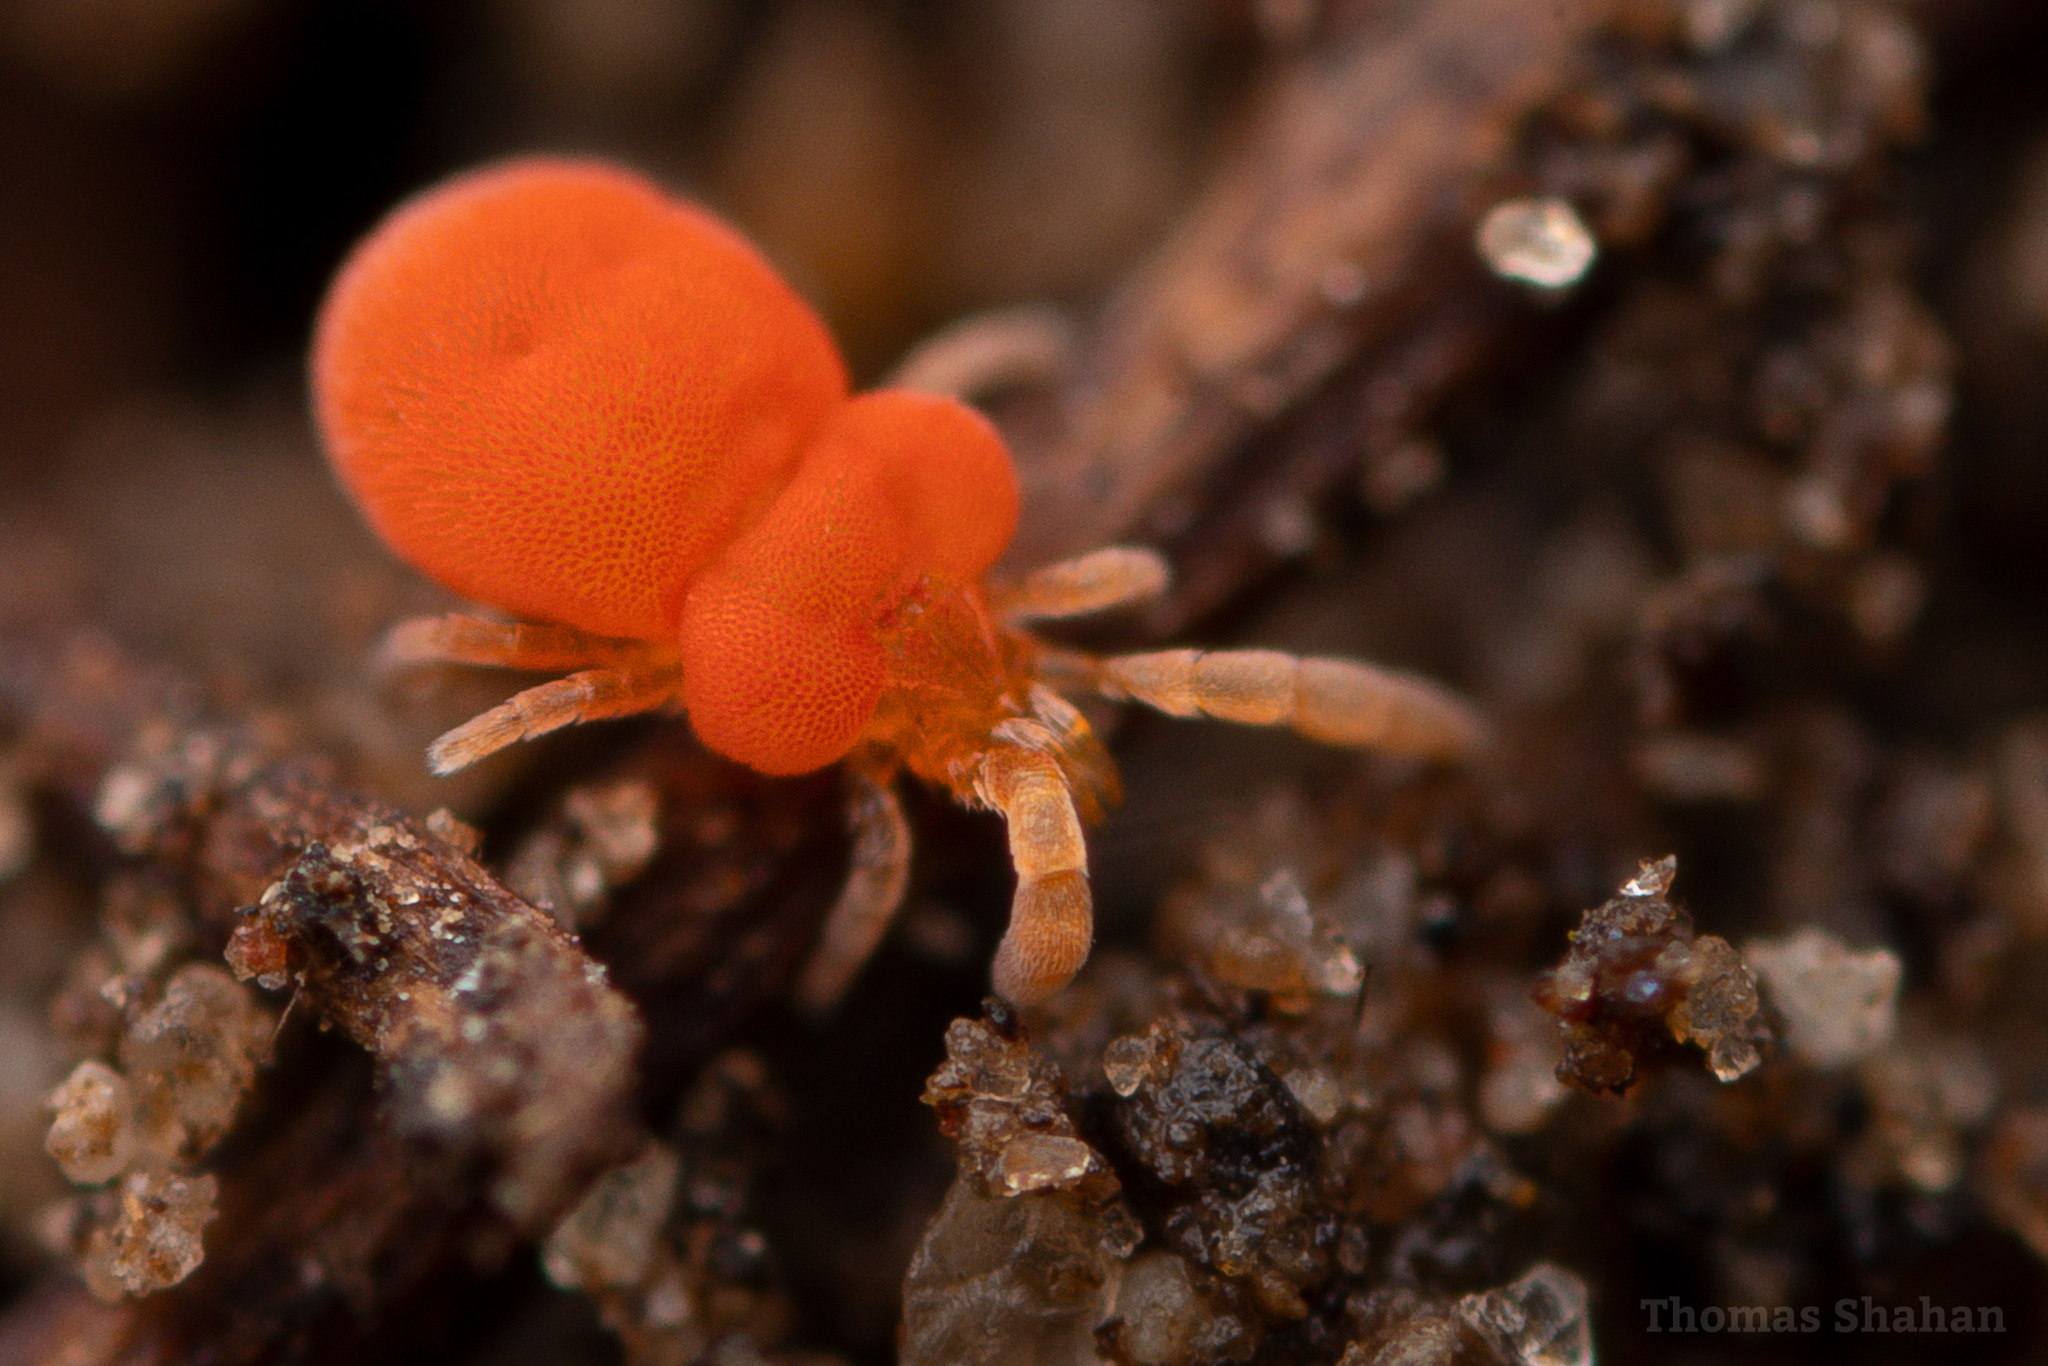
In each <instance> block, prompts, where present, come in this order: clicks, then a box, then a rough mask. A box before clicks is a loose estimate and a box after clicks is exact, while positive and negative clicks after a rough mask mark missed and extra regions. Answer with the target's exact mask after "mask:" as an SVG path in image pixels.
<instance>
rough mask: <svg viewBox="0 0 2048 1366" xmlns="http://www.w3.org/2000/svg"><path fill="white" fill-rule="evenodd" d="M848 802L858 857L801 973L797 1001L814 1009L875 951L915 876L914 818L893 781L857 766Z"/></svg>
mask: <svg viewBox="0 0 2048 1366" xmlns="http://www.w3.org/2000/svg"><path fill="white" fill-rule="evenodd" d="M849 776H850V778H851V781H852V784H853V792H852V793H851V800H850V801H849V802H848V804H847V812H846V814H847V821H848V824H849V825H850V826H851V827H852V830H853V859H852V862H851V864H850V866H849V867H848V868H847V870H846V884H845V886H843V887H841V888H840V889H839V899H838V900H837V901H836V902H834V903H833V905H832V909H831V911H830V912H829V913H827V915H826V916H825V929H824V932H823V933H822V934H821V935H820V936H819V937H818V946H817V947H816V948H815V949H813V950H812V951H811V960H810V962H808V963H806V964H804V970H803V974H802V975H801V976H800V977H798V978H797V983H796V1002H797V1005H798V1007H799V1008H801V1009H803V1010H805V1011H808V1012H810V1013H811V1014H814V1015H819V1014H823V1013H824V1012H826V1011H828V1010H830V1009H831V1008H832V1007H833V1006H835V1005H838V1004H839V998H840V997H842V996H844V995H845V994H846V988H847V987H848V986H849V985H851V984H852V982H853V978H854V975H855V974H856V973H858V972H859V971H860V970H861V967H862V966H863V965H864V964H865V963H866V962H867V961H868V959H869V958H870V957H872V956H873V954H874V952H875V945H876V944H879V943H880V942H881V940H882V935H883V934H884V933H885V932H887V930H888V928H889V922H890V921H892V920H894V919H895V918H896V911H897V909H898V908H899V907H901V906H902V904H903V890H904V888H905V887H906V886H908V885H909V882H910V823H909V822H908V821H906V820H905V819H904V818H903V807H902V804H901V803H899V802H898V801H897V800H896V794H895V792H894V791H892V790H891V789H890V787H889V786H888V784H886V783H883V782H878V781H877V780H875V779H874V778H872V777H870V776H868V775H867V774H865V773H861V772H859V771H857V770H855V771H853V772H851V773H850V775H849Z"/></svg>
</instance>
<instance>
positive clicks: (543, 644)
mask: <svg viewBox="0 0 2048 1366" xmlns="http://www.w3.org/2000/svg"><path fill="white" fill-rule="evenodd" d="M658 653H660V647H658V646H653V645H650V644H649V643H648V642H645V641H638V640H616V639H613V638H612V637H610V636H593V635H590V634H589V633H587V632H584V631H579V630H577V629H576V628H575V627H573V626H550V625H544V624H540V623H536V622H525V621H485V620H483V619H482V618H480V617H465V616H459V615H455V614H452V613H451V614H450V615H448V616H442V617H414V618H412V619H411V620H410V621H401V622H399V623H398V625H396V626H394V627H392V628H391V633H390V634H389V635H387V636H385V637H384V643H383V644H382V645H381V646H380V647H378V650H377V664H378V667H379V668H380V669H383V670H392V669H402V668H406V667H408V666H410V665H415V664H481V665H487V666H491V667H495V668H501V669H533V670H536V671H540V672H558V671H560V670H563V669H590V668H616V667H619V666H621V665H624V664H628V663H633V662H636V661H640V660H642V659H643V658H645V657H647V656H650V655H654V654H658Z"/></svg>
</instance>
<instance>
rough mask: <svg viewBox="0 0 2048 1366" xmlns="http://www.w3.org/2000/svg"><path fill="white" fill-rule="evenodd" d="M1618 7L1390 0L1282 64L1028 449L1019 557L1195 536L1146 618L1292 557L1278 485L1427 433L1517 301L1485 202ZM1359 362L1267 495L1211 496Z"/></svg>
mask: <svg viewBox="0 0 2048 1366" xmlns="http://www.w3.org/2000/svg"><path fill="white" fill-rule="evenodd" d="M1613 8H1614V6H1613V5H1612V4H1611V3H1607V0H1564V2H1563V3H1558V4H1540V5H1530V4H1523V3H1520V2H1519V0H1450V3H1438V4H1427V5H1409V6H1404V7H1400V8H1399V9H1398V10H1397V11H1395V12H1394V13H1393V14H1391V15H1390V14H1388V13H1387V12H1386V11H1385V10H1384V9H1380V8H1375V9H1373V10H1372V11H1371V18H1370V20H1369V21H1368V22H1358V21H1356V20H1353V21H1352V22H1351V23H1350V25H1349V27H1350V28H1351V29H1352V30H1353V31H1350V32H1345V33H1338V34H1333V35H1332V36H1331V37H1330V39H1329V40H1328V41H1326V42H1321V43H1318V44H1317V46H1316V47H1315V48H1314V49H1313V50H1311V51H1307V52H1304V53H1302V54H1300V55H1299V56H1298V57H1297V58H1296V59H1295V60H1294V61H1293V62H1292V63H1291V64H1290V65H1288V66H1286V67H1284V68H1282V70H1281V74H1280V75H1279V76H1278V77H1277V78H1276V79H1275V80H1274V82H1273V85H1272V87H1271V89H1270V90H1269V91H1268V92H1267V93H1266V97H1265V98H1264V99H1263V101H1262V102H1261V103H1260V105H1259V106H1258V108H1257V110H1256V111H1255V113H1254V114H1253V116H1252V118H1251V121H1250V126H1249V127H1248V128H1247V129H1246V130H1245V131H1244V133H1243V135H1242V136H1241V138H1240V140H1239V142H1238V144H1237V147H1236V150H1235V152H1234V154H1233V155H1232V156H1231V157H1230V158H1229V160H1228V162H1227V163H1226V165H1225V166H1224V168H1223V169H1222V171H1221V172H1220V174H1218V175H1217V176H1216V177H1215V178H1214V180H1213V181H1212V182H1211V184H1210V186H1209V189H1208V190H1207V192H1206V193H1205V195H1204V196H1203V197H1202V199H1201V200H1200V201H1199V202H1198V203H1197V204H1196V205H1195V206H1194V208H1193V209H1192V210H1191V212H1190V213H1189V214H1188V216H1187V218H1186V219H1185V221H1184V222H1183V225H1182V226H1181V228H1180V229H1179V231H1178V232H1177V233H1175V234H1174V236H1173V237H1172V238H1171V239H1169V240H1168V241H1167V242H1166V244H1165V245H1164V246H1163V247H1161V249H1160V250H1159V251H1158V252H1156V253H1155V254H1154V256H1153V257H1152V258H1151V259H1150V260H1149V261H1148V262H1146V263H1145V264H1144V265H1142V266H1141V267H1140V268H1139V269H1138V270H1137V271H1136V272H1134V274H1133V277H1132V279H1131V281H1130V283H1129V284H1128V285H1127V286H1126V287H1125V288H1124V290H1123V291H1122V292H1121V294H1120V295H1119V296H1118V297H1117V298H1116V299H1115V300H1114V301H1113V302H1112V304H1111V306H1110V308H1109V310H1108V311H1107V313H1106V314H1105V316H1104V317H1103V319H1102V321H1101V323H1100V326H1099V328H1098V329H1097V332H1096V335H1095V337H1094V340H1093V343H1092V346H1091V347H1090V348H1089V350H1088V353H1087V355H1086V357H1085V359H1084V360H1083V362H1082V364H1081V365H1080V366H1079V367H1078V370H1077V373H1076V375H1075V378H1074V381H1073V383H1072V385H1071V386H1070V388H1069V390H1068V392H1067V394H1066V395H1065V407H1066V423H1065V430H1064V432H1063V433H1062V435H1061V436H1060V437H1059V438H1058V439H1057V440H1056V441H1055V442H1054V443H1052V444H1051V445H1050V447H1049V448H1046V449H1041V450H1036V451H1032V450H1026V451H1024V452H1022V453H1021V455H1022V459H1021V464H1022V467H1023V473H1024V478H1025V482H1026V497H1025V500H1024V501H1025V508H1026V516H1025V523H1024V526H1023V528H1022V530H1021V531H1020V533H1019V540H1018V544H1017V545H1016V547H1014V548H1013V551H1012V555H1013V558H1014V559H1015V560H1016V561H1017V562H1018V563H1024V564H1033V563H1039V562H1042V561H1045V560H1049V559H1054V558H1057V557H1060V556H1063V555H1069V554H1073V553H1075V552H1077V551H1081V550H1086V549H1089V548H1091V547H1094V546H1099V545H1105V544H1109V543H1112V542H1115V541H1119V540H1124V539H1136V540H1140V541H1152V542H1157V541H1160V540H1162V539H1166V540H1171V541H1172V542H1173V543H1174V544H1175V545H1177V546H1186V547H1188V548H1189V554H1187V555H1176V556H1174V557H1173V558H1175V559H1176V560H1177V561H1182V562H1181V563H1178V564H1177V566H1176V567H1177V572H1178V577H1179V580H1180V581H1179V582H1178V583H1177V584H1176V586H1175V588H1174V590H1173V591H1172V593H1170V594H1169V595H1168V596H1167V597H1166V598H1165V599H1164V600H1162V602H1160V603H1159V604H1158V605H1157V606H1156V607H1155V608H1154V609H1153V610H1152V612H1151V613H1150V615H1149V617H1148V626H1149V627H1150V628H1151V629H1153V630H1155V631H1158V632H1166V631H1171V630H1175V629H1178V628H1179V626H1180V625H1181V624H1182V623H1183V622H1185V621H1186V620H1187V619H1188V618H1189V617H1190V616H1193V615H1195V614H1196V613H1198V612H1200V611H1202V610H1205V609H1207V608H1210V607H1213V606H1215V605H1216V604H1217V603H1218V602H1220V601H1221V600H1222V598H1223V597H1224V596H1225V595H1227V594H1228V593H1229V592H1230V591H1231V590H1232V589H1233V588H1234V587H1236V586H1237V585H1238V584H1240V583H1242V582H1243V580H1244V579H1245V577H1247V575H1248V574H1249V573H1250V572H1252V571H1254V570H1256V569H1257V568H1258V567H1259V566H1261V565H1263V564H1267V563H1270V562H1271V561H1272V560H1273V559H1274V558H1275V557H1274V555H1273V553H1272V552H1271V551H1270V550H1269V549H1264V548H1262V546H1261V541H1262V540H1264V539H1269V538H1268V537H1266V536H1265V535H1264V534H1263V531H1262V526H1261V522H1262V514H1263V512H1264V511H1265V508H1266V506H1267V505H1268V504H1270V503H1271V502H1272V501H1274V500H1275V499H1277V498H1281V497H1288V498H1292V499H1295V500H1302V499H1307V500H1314V499H1317V498H1320V497H1321V496H1322V495H1323V494H1325V493H1326V492H1327V491H1328V489H1329V488H1330V486H1331V485H1332V484H1333V483H1334V482H1335V481H1336V480H1337V479H1338V478H1340V477H1341V476H1342V475H1343V473H1344V472H1345V471H1346V470H1349V469H1350V468H1352V467H1353V466H1354V465H1355V463H1356V462H1357V460H1358V459H1359V457H1360V455H1361V454H1362V453H1368V452H1370V451H1371V450H1373V449H1382V450H1383V449H1386V448H1390V447H1391V446H1392V445H1393V444H1394V443H1396V442H1398V441H1400V440H1403V439H1405V438H1407V437H1410V436H1412V435H1413V434H1414V431H1415V429H1416V427H1417V426H1418V425H1420V424H1422V423H1424V422H1426V420H1427V418H1428V415H1429V412H1430V410H1431V408H1432V407H1433V406H1434V405H1435V403H1436V402H1437V401H1438V400H1440V399H1441V398H1442V396H1443V395H1444V394H1445V393H1446V392H1447V391H1448V390H1449V389H1450V388H1451V387H1452V386H1453V385H1455V384H1456V383H1457V382H1458V381H1459V380H1460V379H1462V378H1465V377H1467V376H1469V375H1470V374H1471V373H1472V372H1473V370H1474V369H1475V368H1476V367H1477V366H1478V365H1479V364H1480V363H1481V362H1482V361H1483V360H1484V359H1485V356H1486V354H1487V352H1488V350H1489V347H1490V344H1491V343H1492V341H1493V340H1494V339H1495V338H1496V337H1497V336H1498V334H1499V333H1500V332H1501V331H1502V329H1503V328H1505V327H1506V326H1507V325H1508V324H1509V323H1511V322H1512V321H1513V319H1514V318H1515V317H1516V316H1518V312H1519V310H1517V309H1516V308H1515V307H1513V302H1514V301H1513V297H1512V295H1511V294H1509V293H1508V292H1507V291H1506V290H1504V289H1502V288H1501V287H1500V286H1499V285H1498V284H1497V283H1496V282H1492V281H1490V280H1489V279H1488V277H1487V276H1486V275H1485V272H1484V270H1483V268H1482V267H1481V266H1480V264H1479V263H1478V261H1477V260H1476V259H1475V257H1474V255H1473V252H1472V248H1471V233H1472V229H1473V225H1474V224H1475V223H1476V221H1477V219H1478V217H1479V215H1480V213H1481V212H1483V210H1484V209H1485V207H1486V206H1487V204H1488V203H1489V202H1491V199H1492V198H1493V197H1496V196H1498V195H1499V194H1500V193H1502V192H1503V191H1504V187H1505V186H1506V184H1507V183H1508V181H1509V178H1510V177H1511V176H1512V174H1513V173H1514V169H1515V168H1514V165H1513V156H1512V153H1513V151H1514V148H1515V139H1516V136H1517V134H1518V132H1519V131H1520V130H1521V128H1522V126H1523V125H1524V124H1525V123H1526V121H1527V120H1528V119H1529V117H1530V116H1531V115H1533V114H1535V113H1537V112H1539V111H1541V110H1542V108H1543V107H1544V106H1545V104H1546V103H1547V102H1548V101H1551V100H1553V99H1555V98H1557V97H1558V96H1559V95H1560V94H1561V93H1563V92H1564V91H1566V90H1568V89H1569V88H1570V87H1571V85H1572V83H1573V81H1574V79H1575V78H1576V77H1578V76H1579V75H1580V74H1581V73H1582V69H1583V68H1582V58H1583V56H1584V54H1585V50H1586V48H1587V46H1588V45H1589V44H1590V42H1591V41H1592V40H1593V39H1594V38H1595V37H1596V36H1597V35H1598V34H1599V33H1600V32H1601V31H1602V29H1603V26H1604V25H1605V24H1606V22H1607V20H1608V18H1609V16H1610V14H1611V12H1612V10H1613ZM1333 22H1335V21H1333ZM1353 368H1357V369H1359V370H1360V371H1361V373H1362V374H1363V375H1364V376H1365V378H1364V379H1363V380H1362V381H1361V382H1360V383H1359V384H1358V385H1355V386H1348V388H1350V389H1352V390H1355V392H1354V393H1352V394H1351V395H1350V396H1349V398H1347V399H1345V400H1344V401H1341V402H1338V403H1336V404H1335V405H1333V406H1331V407H1330V409H1329V411H1328V412H1326V413H1322V414H1320V415H1313V420H1312V421H1310V422H1309V423H1308V425H1306V426H1305V427H1301V429H1300V430H1296V431H1293V434H1292V435H1291V436H1289V437H1288V438H1286V439H1285V440H1283V442H1282V443H1281V445H1282V447H1283V449H1282V451H1281V453H1279V454H1277V455H1272V454H1271V453H1269V457H1270V458H1267V459H1265V460H1263V461H1262V464H1261V468H1260V469H1259V470H1258V472H1257V473H1258V476H1259V478H1258V480H1257V488H1256V494H1257V496H1255V497H1250V498H1245V497H1230V498H1223V499H1216V498H1212V497H1209V496H1207V495H1208V494H1209V493H1212V492H1213V489H1212V487H1211V486H1212V485H1214V484H1215V483H1216V482H1217V481H1218V480H1219V479H1222V478H1223V477H1224V473H1225V470H1226V467H1227V466H1229V465H1230V464H1231V462H1232V461H1233V460H1235V459H1237V458H1238V457H1240V456H1241V455H1243V454H1244V453H1245V450H1246V447H1247V446H1248V445H1251V444H1252V443H1254V442H1256V441H1258V440H1259V438H1260V437H1261V434H1262V433H1265V432H1266V431H1267V430H1268V429H1270V428H1272V427H1273V426H1274V425H1275V423H1276V422H1277V421H1278V420H1279V419H1281V418H1282V417H1283V416H1284V415H1287V414H1289V413H1290V412H1292V411H1293V410H1295V409H1296V408H1298V407H1299V406H1300V405H1302V404H1303V403H1304V401H1306V400H1309V399H1310V398H1311V397H1313V396H1314V395H1316V394H1317V393H1318V391H1319V390H1321V389H1322V388H1324V387H1325V386H1326V385H1327V384H1328V383H1329V382H1330V381H1331V380H1332V379H1333V377H1335V376H1337V375H1338V374H1339V373H1340V372H1348V371H1350V370H1352V369H1353ZM1212 508H1215V509H1217V511H1216V512H1215V513H1213V514H1212V513H1211V512H1210V511H1209V509H1212ZM1194 560H1200V561H1202V562H1203V563H1201V564H1196V563H1192V562H1191V561H1194Z"/></svg>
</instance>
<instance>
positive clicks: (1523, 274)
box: [1478, 199, 1599, 289]
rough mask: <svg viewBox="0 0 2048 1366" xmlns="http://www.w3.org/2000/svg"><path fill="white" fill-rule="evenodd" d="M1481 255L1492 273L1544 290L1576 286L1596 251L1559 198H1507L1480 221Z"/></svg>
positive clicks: (1590, 237) (1582, 226) (1583, 227)
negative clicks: (1537, 286)
mask: <svg viewBox="0 0 2048 1366" xmlns="http://www.w3.org/2000/svg"><path fill="white" fill-rule="evenodd" d="M1478 246H1479V255H1480V256H1481V257H1482V258H1483V259H1484V260H1485V261H1486V264H1487V265H1488V266H1489V267H1491V268H1492V270H1493V273H1494V274H1496V275H1499V276H1501V277H1503V278H1505V279H1509V280H1522V281H1526V282H1527V283H1529V284H1532V285H1539V286H1541V287H1542V288H1544V289H1562V288H1564V287H1565V286H1566V285H1571V284H1576V283H1578V281H1579V279H1580V278H1581V277H1582V276H1584V275H1585V273H1586V271H1587V270H1588V269H1589V268H1590V267H1591V266H1592V264H1593V258H1594V256H1595V255H1597V254H1598V251H1599V248H1598V247H1597V246H1596V245H1595V244H1594V241H1593V234H1592V233H1591V232H1590V231H1588V230H1587V228H1586V225H1585V223H1584V221H1583V220H1581V219H1580V217H1579V215H1578V213H1577V211H1576V210H1574V209H1573V208H1572V206H1571V205H1570V204H1567V203H1566V202H1565V201H1564V200H1562V199H1510V200H1508V201H1507V202H1506V203H1504V204H1496V205H1494V207H1493V208H1492V209H1491V210H1490V211H1488V213H1487V215H1486V217H1485V218H1484V219H1482V220H1481V221H1480V224H1479V237H1478Z"/></svg>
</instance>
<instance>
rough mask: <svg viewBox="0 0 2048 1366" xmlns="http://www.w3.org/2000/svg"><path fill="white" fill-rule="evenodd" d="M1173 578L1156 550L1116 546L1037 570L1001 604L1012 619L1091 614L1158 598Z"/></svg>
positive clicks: (1005, 595) (1046, 618)
mask: <svg viewBox="0 0 2048 1366" xmlns="http://www.w3.org/2000/svg"><path fill="white" fill-rule="evenodd" d="M1171 578H1172V572H1171V571H1170V570H1169V569H1168V568H1167V566H1166V561H1165V560H1164V559H1162V558H1161V557H1160V556H1159V554H1158V553H1157V552H1156V551H1151V550H1146V549H1144V548H1143V547H1142V546H1134V545H1113V546H1107V547H1105V548H1103V549H1101V550H1095V551H1091V552H1089V553H1088V554H1086V555H1077V556H1075V557H1074V558H1073V559H1071V560H1060V561H1058V562H1057V563H1054V564H1049V565H1045V566H1043V567H1042V568H1039V569H1034V570H1032V571H1031V573H1030V574H1028V575H1026V576H1025V578H1024V582H1022V583H1020V584H1018V585H1017V586H1016V587H1015V588H1013V589H1011V590H1010V591H1009V592H1007V593H1005V594H1003V595H1002V597H1001V599H1000V600H999V601H998V602H997V604H996V607H997V610H998V611H999V612H1000V613H1001V614H1002V615H1003V617H1004V619H1005V620H1008V621H1046V620H1051V619H1054V618H1058V617H1079V616H1086V615H1087V614H1088V613H1090V612H1106V611H1108V610H1109V609H1110V608H1112V607H1126V606H1129V605H1130V604H1132V603H1138V602H1145V601H1148V600H1149V599H1152V598H1156V597H1158V596H1159V595H1160V594H1161V593H1164V592H1165V591H1166V585H1167V583H1168V582H1169V581H1170V580H1171Z"/></svg>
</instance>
